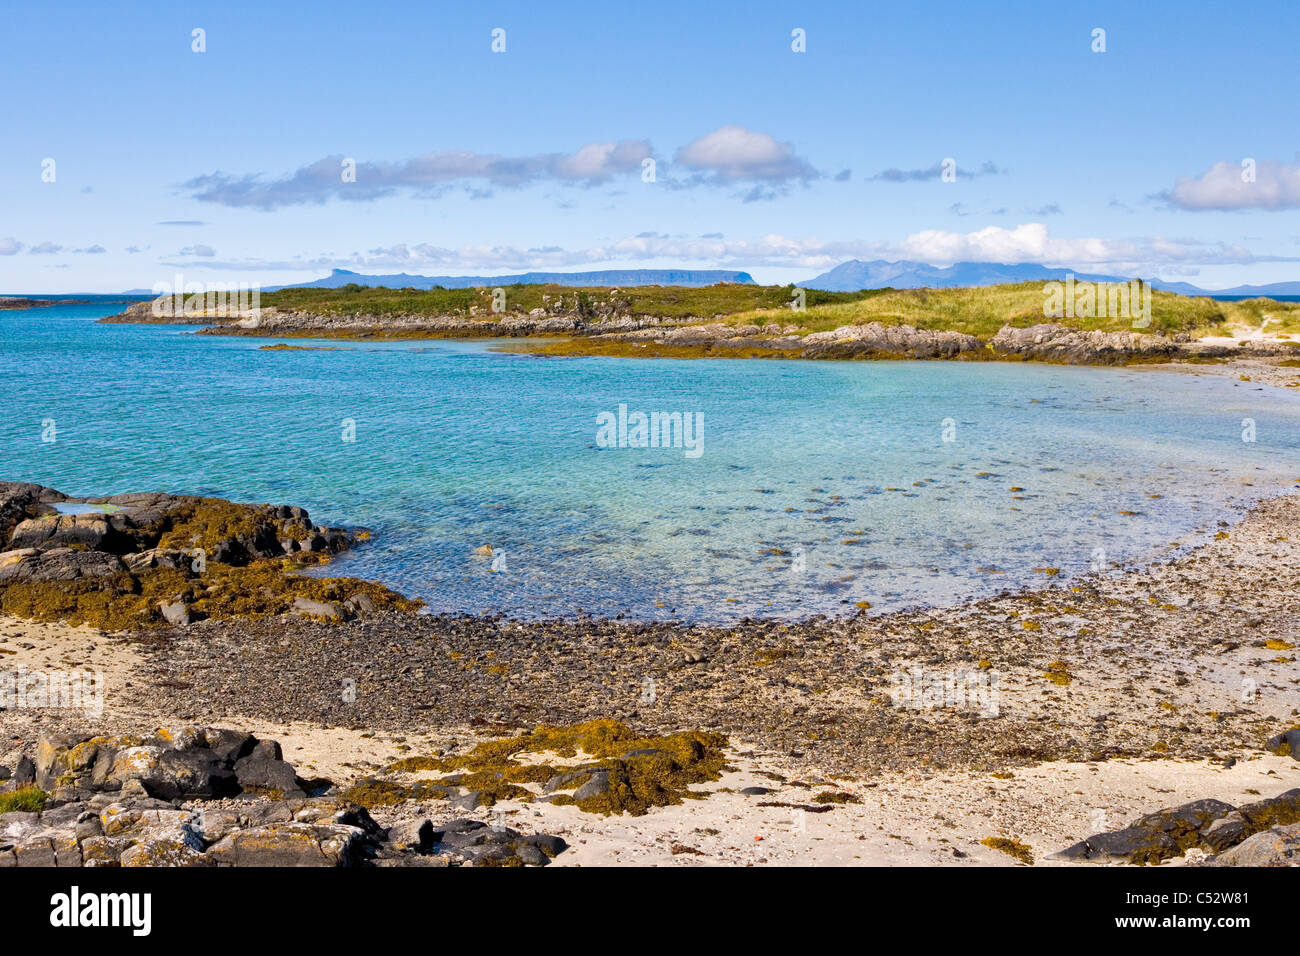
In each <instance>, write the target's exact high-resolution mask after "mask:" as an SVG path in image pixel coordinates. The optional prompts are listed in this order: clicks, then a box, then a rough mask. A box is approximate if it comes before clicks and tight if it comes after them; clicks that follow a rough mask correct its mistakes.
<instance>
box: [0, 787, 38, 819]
mask: <svg viewBox="0 0 1300 956" xmlns="http://www.w3.org/2000/svg"><path fill="white" fill-rule="evenodd" d="M48 796H49V794H48V793H46V792H45V791H44V790H42V789H40V788H39V787H20V788H18V789H17V790H12V791H10V792H9V793H0V813H14V812H16V811H22V812H24V813H39V812H40V811H41V810H43V809H45V800H46V798H47V797H48Z"/></svg>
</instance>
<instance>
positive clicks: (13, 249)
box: [0, 236, 23, 256]
mask: <svg viewBox="0 0 1300 956" xmlns="http://www.w3.org/2000/svg"><path fill="white" fill-rule="evenodd" d="M22 248H23V244H22V243H21V242H19V241H18V240H17V239H15V238H14V237H13V236H10V237H9V238H8V239H0V256H14V255H17V254H18V253H19V252H21V251H22Z"/></svg>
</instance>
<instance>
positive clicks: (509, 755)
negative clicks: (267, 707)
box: [388, 719, 727, 816]
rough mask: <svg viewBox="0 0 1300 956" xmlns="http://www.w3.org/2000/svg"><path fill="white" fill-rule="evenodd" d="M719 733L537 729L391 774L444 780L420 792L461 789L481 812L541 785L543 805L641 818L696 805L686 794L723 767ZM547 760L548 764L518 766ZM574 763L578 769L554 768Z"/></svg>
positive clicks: (617, 725) (594, 726)
mask: <svg viewBox="0 0 1300 956" xmlns="http://www.w3.org/2000/svg"><path fill="white" fill-rule="evenodd" d="M726 744H727V739H726V737H724V736H723V735H721V734H716V733H710V732H707V731H701V730H686V731H680V732H678V733H673V734H666V735H663V736H642V735H640V734H638V733H637V732H636V731H634V730H632V729H631V728H630V727H628V726H627V725H626V724H624V723H622V722H620V721H617V720H612V719H604V720H592V721H587V722H586V723H581V724H574V725H572V726H568V727H555V726H548V725H542V726H539V727H537V728H536V729H534V730H533V731H532V732H531V733H526V734H520V735H518V736H515V737H506V738H502V739H499V740H490V741H484V742H482V743H480V744H478V745H477V746H475V747H474V748H473V749H472V750H470V751H468V752H466V753H465V754H461V755H453V756H448V757H407V758H405V759H403V760H399V761H397V762H396V763H394V764H392V765H391V766H390V767H389V768H388V770H389V772H392V773H412V772H436V773H442V774H445V775H446V776H444V777H443V778H442V779H440V780H438V781H430V782H429V786H428V788H427V789H426V791H425V792H426V793H427V792H429V790H431V789H433V788H435V787H438V786H444V787H463V788H466V789H467V790H471V791H475V792H478V793H479V795H480V800H481V801H482V803H483V804H484V805H489V804H491V803H495V802H496V800H499V799H518V800H522V801H525V802H527V801H530V800H533V799H535V797H536V795H535V794H534V793H533V791H531V790H528V789H526V785H528V784H533V785H537V784H541V785H542V786H543V788H544V790H545V792H547V793H549V794H551V796H550V797H549V800H550V801H551V802H552V803H555V804H560V805H573V806H576V807H578V808H579V809H580V810H584V811H586V812H588V813H600V814H605V815H610V814H622V813H626V814H630V815H632V816H640V815H642V814H645V813H646V812H648V811H649V810H650V809H652V808H653V807H662V806H669V805H673V804H679V803H681V802H682V801H683V800H688V799H702V798H703V797H704V796H705V794H703V793H698V792H696V791H693V790H691V789H690V788H691V787H692V786H694V785H696V784H702V783H708V782H711V781H714V780H717V779H719V778H720V777H721V776H722V772H723V770H724V769H725V768H726V756H725V754H724V748H725V747H726ZM528 755H538V756H553V757H554V758H559V759H558V760H554V761H533V760H527V759H523V758H526V757H527V756H528ZM573 760H578V761H579V762H578V763H571V762H568V763H566V762H561V761H573Z"/></svg>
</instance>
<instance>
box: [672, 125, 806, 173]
mask: <svg viewBox="0 0 1300 956" xmlns="http://www.w3.org/2000/svg"><path fill="white" fill-rule="evenodd" d="M673 162H674V163H675V164H677V165H680V166H682V167H684V168H686V169H689V170H691V171H693V172H694V173H696V174H698V175H700V176H703V177H706V178H709V179H712V180H715V181H717V182H742V181H756V182H765V183H789V182H794V181H800V182H807V181H809V180H813V179H817V178H818V177H819V176H820V174H819V173H818V172H817V170H815V169H814V168H813V167H812V166H810V165H809V164H808V163H807V162H806V161H805V160H803V159H801V158H800V157H799V156H798V155H796V154H795V151H794V147H793V146H792V145H791V144H790V143H781V142H778V141H777V140H775V139H773V138H772V137H771V136H769V135H767V134H766V133H758V132H755V131H754V130H750V129H746V128H745V127H743V126H721V127H719V128H718V129H715V130H714V131H713V132H712V133H708V134H706V135H704V136H701V137H700V138H699V139H696V140H692V141H691V142H689V143H687V144H686V145H685V146H683V147H682V148H681V149H679V150H677V154H676V155H675V156H674V157H673Z"/></svg>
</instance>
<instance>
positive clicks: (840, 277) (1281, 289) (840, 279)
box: [795, 259, 1300, 296]
mask: <svg viewBox="0 0 1300 956" xmlns="http://www.w3.org/2000/svg"><path fill="white" fill-rule="evenodd" d="M1068 275H1073V276H1074V278H1075V279H1077V280H1080V281H1083V282H1127V281H1129V280H1130V279H1133V278H1136V277H1135V276H1114V275H1100V274H1097V273H1088V272H1075V271H1074V270H1072V269H1052V268H1048V267H1047V266H1040V265H1038V264H1037V263H1020V264H1018V265H1006V264H1004V263H1000V262H956V263H953V264H952V265H950V266H943V267H939V266H932V265H929V264H928V263H925V262H914V261H912V260H909V259H902V260H900V261H898V262H886V261H885V260H883V259H874V260H872V261H870V262H864V261H862V260H861V259H850V260H849V261H848V262H842V263H840V264H839V265H837V266H836V267H835V268H834V269H831V270H830V271H829V272H823V273H822V274H821V275H819V276H816V277H814V278H812V279H806V280H804V281H803V282H797V283H795V284H796V285H800V286H803V287H804V288H808V289H823V290H825V291H827V292H856V291H857V290H858V289H881V288H884V287H886V286H890V287H892V288H895V289H919V288H931V289H947V288H954V287H957V286H982V285H1000V284H1002V283H1004V282H1050V281H1052V280H1061V279H1064V278H1065V277H1066V276H1068ZM1151 285H1152V287H1153V288H1156V289H1163V290H1165V291H1167V292H1177V293H1179V294H1181V295H1212V296H1270V295H1300V282H1274V283H1272V284H1271V285H1241V286H1235V287H1234V288H1231V289H1214V290H1208V289H1202V288H1200V287H1198V286H1194V285H1191V284H1190V283H1187V282H1162V281H1161V280H1159V279H1154V280H1151Z"/></svg>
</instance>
